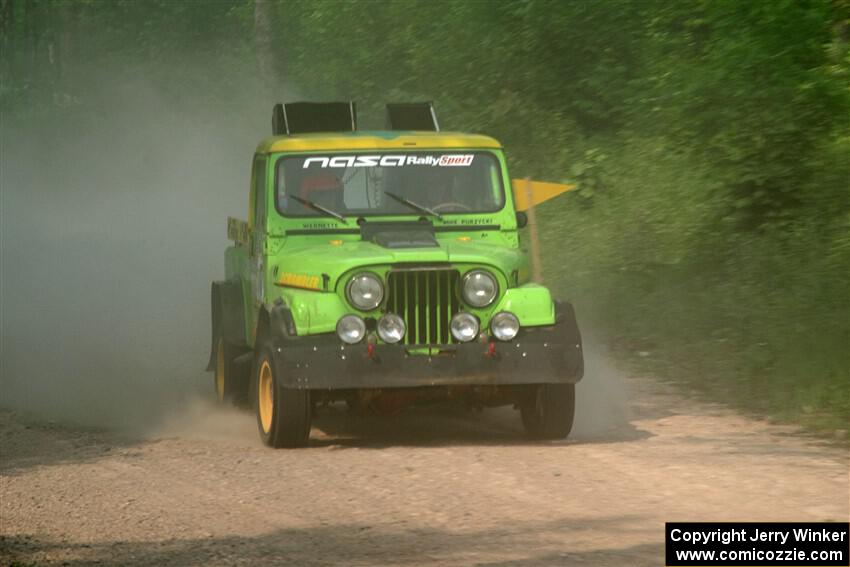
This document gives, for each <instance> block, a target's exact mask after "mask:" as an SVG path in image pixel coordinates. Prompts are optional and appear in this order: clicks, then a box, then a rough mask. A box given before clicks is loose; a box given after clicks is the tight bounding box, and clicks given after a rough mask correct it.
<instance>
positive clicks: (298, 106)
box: [272, 102, 357, 136]
mask: <svg viewBox="0 0 850 567" xmlns="http://www.w3.org/2000/svg"><path fill="white" fill-rule="evenodd" d="M355 130H357V110H356V107H355V106H354V103H353V102H287V103H285V104H281V103H277V104H276V105H274V108H273V109H272V134H273V135H275V136H283V135H290V134H308V133H311V132H353V131H355Z"/></svg>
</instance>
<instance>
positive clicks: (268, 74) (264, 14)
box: [254, 0, 276, 90]
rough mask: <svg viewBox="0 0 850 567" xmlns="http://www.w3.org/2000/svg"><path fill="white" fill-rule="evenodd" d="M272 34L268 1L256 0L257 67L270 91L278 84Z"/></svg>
mask: <svg viewBox="0 0 850 567" xmlns="http://www.w3.org/2000/svg"><path fill="white" fill-rule="evenodd" d="M271 32H272V26H271V10H270V6H269V3H268V0H254V45H255V49H256V53H257V66H258V67H259V70H260V76H261V77H262V81H263V83H264V84H265V86H266V88H268V89H269V90H271V89H272V88H273V87H274V86H275V84H276V81H275V77H274V53H273V51H272V38H271Z"/></svg>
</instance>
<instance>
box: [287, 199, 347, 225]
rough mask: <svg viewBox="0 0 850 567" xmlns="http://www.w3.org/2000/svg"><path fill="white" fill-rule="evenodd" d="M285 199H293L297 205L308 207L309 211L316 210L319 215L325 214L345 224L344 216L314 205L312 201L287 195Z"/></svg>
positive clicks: (316, 204)
mask: <svg viewBox="0 0 850 567" xmlns="http://www.w3.org/2000/svg"><path fill="white" fill-rule="evenodd" d="M287 197H289V198H290V199H295V200H296V201H298V202H299V203H301V204H302V205H304V206H306V207H310V208H311V209H315V210H317V211H319V212H321V213H325V214H326V215H328V216H329V217H333V218H335V219H336V220H339V221H342V222H345V217H344V216H342V215H341V214H339V213H337V212H335V211H332V210H330V209H328V208H325V207H323V206H322V205H320V204H318V203H314V202H313V201H310V200H307V199H302V198H301V197H298V196H297V195H287Z"/></svg>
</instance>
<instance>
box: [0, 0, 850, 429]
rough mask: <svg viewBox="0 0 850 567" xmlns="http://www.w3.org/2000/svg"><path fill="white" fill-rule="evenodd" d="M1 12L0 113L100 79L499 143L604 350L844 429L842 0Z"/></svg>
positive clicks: (46, 105) (848, 219)
mask: <svg viewBox="0 0 850 567" xmlns="http://www.w3.org/2000/svg"><path fill="white" fill-rule="evenodd" d="M0 17H1V18H2V19H0V32H2V33H0V47H2V57H0V75H2V80H0V110H3V111H5V112H14V113H18V114H26V113H29V114H36V113H43V112H56V111H61V112H69V111H70V109H75V110H76V111H78V112H84V111H86V112H92V113H94V112H96V108H97V103H98V101H97V94H96V90H95V89H92V88H91V84H92V82H93V81H96V80H98V77H101V76H102V74H103V72H104V71H103V70H104V69H106V70H108V72H109V73H111V74H112V75H113V76H114V77H115V80H116V81H118V82H120V81H121V80H122V79H135V78H139V77H143V78H144V79H145V80H147V81H150V82H151V83H153V84H155V85H156V86H157V88H159V89H161V90H162V91H164V92H166V93H168V94H169V95H170V96H172V97H174V98H175V99H179V98H180V97H181V96H185V93H186V92H192V93H198V92H203V93H205V95H204V98H203V99H202V100H198V101H197V104H204V105H210V104H215V105H221V106H222V107H223V108H227V104H228V100H229V98H230V97H232V96H233V93H234V92H236V91H239V90H240V89H245V88H256V89H265V92H264V93H263V96H268V103H269V107H270V106H271V103H272V102H273V101H276V100H279V99H283V98H308V99H324V100H330V99H354V100H357V101H358V102H359V107H358V108H359V112H360V115H361V122H362V123H363V124H364V125H366V126H371V127H381V126H383V110H382V109H383V106H382V105H383V103H384V102H385V101H409V100H434V101H436V106H437V110H438V113H439V116H440V121H441V123H442V124H443V125H444V126H446V127H448V128H450V129H458V130H469V131H476V132H484V133H487V134H491V135H493V136H495V137H497V138H499V139H500V140H501V141H502V142H503V143H504V144H505V146H506V148H507V150H508V154H509V155H510V156H511V157H510V159H511V162H510V166H511V168H512V171H513V173H514V176H515V177H523V176H526V175H529V176H532V177H534V178H538V179H549V180H553V181H574V182H576V183H577V184H578V186H579V190H578V191H576V192H572V193H568V194H566V195H565V196H563V197H559V198H558V199H555V200H553V201H551V202H549V203H546V204H545V205H544V206H542V207H541V208H540V210H539V218H540V220H541V223H542V229H543V230H542V235H543V246H544V252H545V254H544V258H545V261H546V266H545V268H546V275H547V283H550V284H551V285H554V286H555V287H556V288H558V291H559V292H561V293H562V294H564V295H566V296H567V297H571V298H574V299H575V300H576V302H577V304H578V306H579V311H580V315H582V316H583V318H584V319H585V320H592V321H593V322H594V324H595V325H596V326H597V327H598V329H597V331H598V332H599V333H601V334H602V335H604V336H605V337H607V338H608V339H609V340H610V341H611V343H612V344H614V345H615V346H618V347H620V350H621V351H623V352H627V353H628V352H636V351H640V352H645V353H650V355H649V356H644V357H640V360H641V364H642V365H643V366H646V367H649V368H651V369H652V370H653V371H655V372H657V373H660V374H662V375H666V376H668V377H671V378H676V379H680V380H683V381H685V382H687V383H688V384H690V385H692V386H693V387H695V388H699V389H702V390H704V391H706V392H707V393H708V394H709V395H713V396H715V397H717V398H719V399H723V400H727V401H738V402H740V403H742V404H744V405H745V406H746V407H749V408H754V409H757V410H759V411H763V412H767V413H770V414H772V415H776V416H780V417H787V418H790V419H796V420H800V421H803V422H806V423H813V424H815V425H818V426H824V427H827V426H831V427H838V426H839V425H840V426H842V427H846V424H847V422H848V421H850V408H848V406H850V401H849V400H850V377H848V372H850V360H848V352H850V348H848V344H850V336H849V335H848V329H850V305H848V302H850V289H848V277H847V276H848V274H850V184H849V183H848V180H850V157H849V156H850V48H848V42H850V2H848V1H847V0H806V1H803V0H772V1H770V2H741V1H738V0H696V1H692V2H670V1H669V0H642V1H640V2H635V1H633V0H604V1H598V2H588V1H586V0H524V1H512V2H508V1H505V2H491V1H483V0H473V1H466V2H449V1H447V0H405V1H396V2H382V3H375V2H369V1H350V2H315V1H307V0H288V1H285V2H284V1H280V2H273V1H270V0H269V1H266V0H234V1H231V2H223V1H222V2H195V3H193V2H173V1H165V0H149V1H147V2H137V1H134V0H115V1H112V2H108V3H106V2H102V1H98V0H78V1H74V2H72V1H67V0H0ZM264 30H266V31H264ZM257 79H259V80H257ZM190 86H191V88H189V87H190ZM199 87H200V88H199ZM263 112H266V111H265V110H263ZM265 133H266V132H258V137H259V136H262V135H264V134H265Z"/></svg>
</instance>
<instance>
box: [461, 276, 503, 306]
mask: <svg viewBox="0 0 850 567" xmlns="http://www.w3.org/2000/svg"><path fill="white" fill-rule="evenodd" d="M462 289H463V299H464V301H466V302H467V303H468V304H470V305H471V306H473V307H487V306H488V305H490V304H491V303H493V300H494V299H496V295H498V293H499V284H498V283H496V278H494V277H493V276H492V275H490V273H489V272H485V271H484V270H472V271H471V272H469V273H468V274H466V275H465V276H463V288H462Z"/></svg>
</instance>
